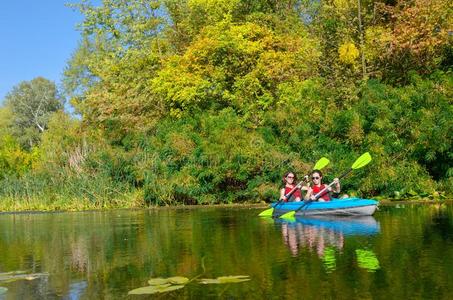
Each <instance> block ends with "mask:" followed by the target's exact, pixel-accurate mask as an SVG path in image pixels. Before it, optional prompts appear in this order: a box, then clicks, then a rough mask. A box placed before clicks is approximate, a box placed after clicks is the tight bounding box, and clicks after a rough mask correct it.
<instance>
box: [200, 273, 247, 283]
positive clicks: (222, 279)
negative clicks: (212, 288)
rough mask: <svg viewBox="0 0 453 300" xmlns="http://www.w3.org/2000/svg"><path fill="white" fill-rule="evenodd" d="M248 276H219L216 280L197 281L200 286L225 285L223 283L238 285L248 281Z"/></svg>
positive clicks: (204, 279)
mask: <svg viewBox="0 0 453 300" xmlns="http://www.w3.org/2000/svg"><path fill="white" fill-rule="evenodd" d="M249 280H250V276H248V275H236V276H221V277H217V278H216V279H210V278H203V279H200V280H198V281H199V282H200V283H201V284H225V283H239V282H244V281H249Z"/></svg>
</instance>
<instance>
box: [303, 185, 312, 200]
mask: <svg viewBox="0 0 453 300" xmlns="http://www.w3.org/2000/svg"><path fill="white" fill-rule="evenodd" d="M312 196H313V189H312V188H311V187H309V186H307V194H305V200H311V197H312Z"/></svg>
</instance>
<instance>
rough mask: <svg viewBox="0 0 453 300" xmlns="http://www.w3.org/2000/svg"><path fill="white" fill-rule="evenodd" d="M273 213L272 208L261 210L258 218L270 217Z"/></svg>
mask: <svg viewBox="0 0 453 300" xmlns="http://www.w3.org/2000/svg"><path fill="white" fill-rule="evenodd" d="M273 213H274V208H273V207H271V208H268V209H266V210H263V211H262V212H261V213H260V214H259V215H258V216H260V217H272V214H273Z"/></svg>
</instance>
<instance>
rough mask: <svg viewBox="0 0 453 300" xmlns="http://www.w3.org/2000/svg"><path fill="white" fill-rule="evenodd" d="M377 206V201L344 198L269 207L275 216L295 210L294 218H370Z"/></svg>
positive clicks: (286, 203)
mask: <svg viewBox="0 0 453 300" xmlns="http://www.w3.org/2000/svg"><path fill="white" fill-rule="evenodd" d="M378 204H379V202H378V201H376V200H372V199H362V198H345V199H332V201H327V202H316V201H313V202H310V201H306V202H303V201H301V202H280V203H279V204H277V203H273V204H272V205H271V206H272V207H273V208H274V211H275V214H276V215H282V214H284V213H287V212H290V211H296V210H297V212H296V216H311V215H340V216H371V215H373V214H374V212H375V211H376V208H377V205H378ZM301 207H302V208H301ZM299 208H301V209H299ZM298 209H299V210H298Z"/></svg>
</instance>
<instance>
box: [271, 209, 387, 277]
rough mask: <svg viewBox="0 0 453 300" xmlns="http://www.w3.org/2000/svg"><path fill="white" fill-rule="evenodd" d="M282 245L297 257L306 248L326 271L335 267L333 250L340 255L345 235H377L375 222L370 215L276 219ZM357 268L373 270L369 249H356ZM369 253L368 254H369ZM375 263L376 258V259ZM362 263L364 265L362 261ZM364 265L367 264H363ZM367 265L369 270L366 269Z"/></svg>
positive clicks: (374, 266)
mask: <svg viewBox="0 0 453 300" xmlns="http://www.w3.org/2000/svg"><path fill="white" fill-rule="evenodd" d="M279 222H281V233H282V238H283V242H284V243H285V245H286V246H287V247H288V248H289V250H290V251H291V254H292V256H298V254H299V252H300V251H301V249H308V250H309V251H310V252H316V254H317V255H318V256H319V258H321V260H322V261H323V263H324V265H325V267H326V269H327V271H333V270H335V267H336V258H335V254H336V250H337V251H338V252H340V253H341V252H342V250H343V248H344V245H345V237H346V236H369V235H375V234H377V233H379V231H380V226H379V223H378V222H377V221H376V220H375V219H374V218H373V217H371V216H369V217H360V218H357V217H355V218H344V217H342V218H339V217H316V218H315V217H298V218H295V219H292V220H281V219H280V220H279ZM357 251H358V252H356V253H357V254H358V255H357V259H358V261H359V262H360V264H359V266H360V267H364V268H366V269H372V270H376V269H377V268H378V267H376V266H379V263H378V262H377V263H376V262H375V261H374V260H372V258H373V257H375V256H373V254H370V251H371V250H364V249H358V250H357ZM371 253H372V252H371ZM376 260H377V259H376ZM364 261H365V262H364ZM367 262H368V263H367ZM369 266H371V267H370V268H368V267H369Z"/></svg>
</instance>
